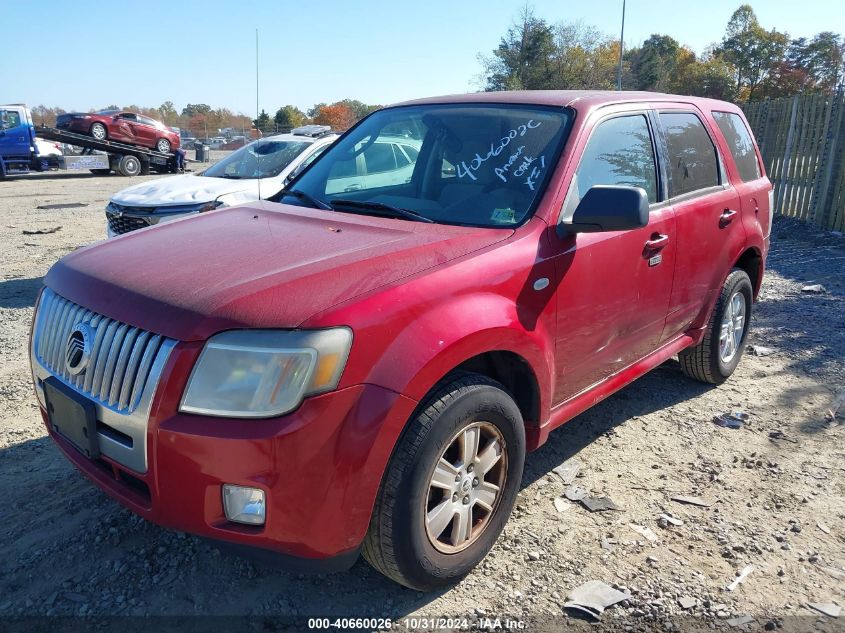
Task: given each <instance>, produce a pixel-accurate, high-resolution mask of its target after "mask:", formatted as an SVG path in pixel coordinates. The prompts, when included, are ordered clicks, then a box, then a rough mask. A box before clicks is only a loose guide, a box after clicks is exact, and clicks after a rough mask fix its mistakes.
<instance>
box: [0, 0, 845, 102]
mask: <svg viewBox="0 0 845 633" xmlns="http://www.w3.org/2000/svg"><path fill="white" fill-rule="evenodd" d="M741 3H742V0H707V1H706V2H679V1H678V0H627V12H626V22H625V42H626V46H631V45H636V44H639V43H641V42H642V41H643V40H645V39H646V38H647V37H648V36H649V35H651V34H652V33H655V32H657V33H665V34H668V35H671V36H672V37H674V38H675V39H677V40H678V41H680V42H681V43H682V44H686V45H687V46H689V47H691V48H692V49H693V50H695V51H696V52H697V53H701V52H702V51H703V50H704V49H705V48H706V47H707V46H708V45H710V44H713V43H716V42H718V41H719V40H720V39H721V37H722V34H723V33H724V30H725V25H726V24H727V22H728V19H729V18H730V16H731V14H732V13H733V11H734V10H735V9H736V8H737V7H738V6H739V5H740V4H741ZM751 4H752V6H753V7H754V10H755V11H756V13H757V16H758V18H759V20H760V22H761V24H762V25H763V26H764V27H765V28H767V29H771V28H777V29H778V30H780V31H787V32H788V33H789V34H790V36H793V37H798V36H812V35H814V34H815V33H817V32H819V31H823V30H839V31H843V30H845V2H842V1H841V0H802V1H801V2H795V1H794V0H765V1H763V0H756V2H751ZM524 5H525V2H524V0H485V1H484V2H480V1H469V0H465V1H464V2H461V1H460V0H422V1H419V0H418V1H417V2H410V1H406V0H357V1H355V2H353V1H351V0H346V1H343V0H323V1H322V2H298V3H295V2H290V1H289V0H277V1H275V2H273V1H263V0H238V1H235V2H232V1H231V0H229V1H225V2H224V1H220V0H201V1H200V0H177V1H174V0H171V1H169V2H164V1H162V0H145V1H144V2H143V3H140V4H135V3H128V4H126V3H119V2H114V1H113V0H112V1H110V2H100V1H94V0H91V1H86V0H74V1H68V0H61V1H59V0H41V1H39V2H35V1H30V2H26V1H16V0H0V8H2V12H1V13H2V21H0V52H2V59H3V62H2V63H0V103H26V104H27V105H30V106H35V105H39V104H43V105H47V106H59V107H62V108H64V109H66V110H83V111H85V110H88V109H89V108H98V109H99V108H102V107H105V106H108V105H111V104H115V105H120V106H124V105H130V104H136V105H139V106H146V107H157V106H159V105H160V104H162V103H164V102H165V101H172V102H173V103H174V104H175V105H176V107H177V108H178V109H180V110H181V108H182V107H184V106H185V105H186V104H188V103H207V104H209V105H211V106H212V107H214V108H217V107H228V108H230V109H232V110H234V111H235V112H243V113H245V114H249V115H250V116H254V114H255V111H256V72H255V71H256V55H255V53H256V50H255V29H256V28H257V29H258V69H259V77H258V79H259V80H258V104H259V107H260V108H262V109H265V110H267V111H268V112H269V113H270V114H271V115H272V114H273V113H274V112H275V110H276V109H277V108H278V107H279V106H281V105H285V104H292V105H295V106H298V107H300V108H302V109H303V110H304V109H307V108H309V107H311V106H312V105H313V104H315V103H320V102H327V103H331V102H334V101H338V100H340V99H344V98H350V99H358V100H360V101H363V102H365V103H370V104H388V103H395V102H398V101H403V100H406V99H413V98H417V97H424V96H432V95H441V94H453V93H461V92H473V91H476V90H479V89H480V87H481V84H480V82H479V76H480V73H481V65H480V63H479V61H478V54H479V53H484V54H490V53H491V52H492V51H493V49H495V48H496V46H497V45H498V43H499V40H500V38H501V37H502V35H504V33H505V32H506V31H507V29H508V27H509V26H510V25H511V23H512V22H513V20H514V18H516V16H517V15H518V14H519V12H520V10H521V8H522V7H523V6H524ZM530 5H531V6H532V7H533V8H534V10H535V13H536V14H537V15H538V16H540V17H543V18H545V19H546V20H547V21H549V22H560V21H566V22H574V21H583V22H584V23H585V24H588V25H593V26H596V27H598V28H599V29H600V30H601V31H603V32H605V33H608V34H611V35H613V36H614V37H618V36H619V27H620V25H621V18H622V0H587V1H585V2H572V1H566V0H532V1H531V2H530ZM35 43H37V46H36V45H35ZM14 51H17V53H14V54H13V52H14ZM18 54H20V56H18ZM16 59H18V60H19V61H14V60H16Z"/></svg>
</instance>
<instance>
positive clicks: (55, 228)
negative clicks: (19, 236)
mask: <svg viewBox="0 0 845 633" xmlns="http://www.w3.org/2000/svg"><path fill="white" fill-rule="evenodd" d="M61 228H62V227H60V226H51V227H50V228H49V229H24V230H23V231H21V233H23V234H24V235H49V234H50V233H55V232H57V231H59V230H60V229H61Z"/></svg>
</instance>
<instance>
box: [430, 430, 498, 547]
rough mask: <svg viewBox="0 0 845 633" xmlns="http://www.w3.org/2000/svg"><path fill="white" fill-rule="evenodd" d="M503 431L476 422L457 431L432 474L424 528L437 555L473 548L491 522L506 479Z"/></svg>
mask: <svg viewBox="0 0 845 633" xmlns="http://www.w3.org/2000/svg"><path fill="white" fill-rule="evenodd" d="M505 449H506V446H505V441H504V438H503V436H502V433H501V432H500V431H499V429H498V428H497V427H496V426H495V425H493V424H491V423H489V422H474V423H473V424H471V425H470V426H467V427H464V428H463V429H461V430H460V431H458V433H456V434H455V435H454V436H453V437H452V439H451V440H449V443H448V444H447V446H446V449H445V450H444V451H443V453H442V454H441V456H440V459H439V460H438V461H437V464H436V465H435V467H434V471H433V472H432V474H431V477H430V479H429V485H428V494H427V496H426V500H425V508H424V511H425V530H426V534H427V535H428V539H429V541H430V542H431V544H432V545H433V546H434V548H435V549H437V550H438V551H439V552H442V553H444V554H454V553H456V552H460V551H462V550H464V549H466V548H467V547H469V546H470V545H472V544H473V543H474V542H475V541H476V540H477V539H478V537H479V536H481V534H482V532H484V530H485V529H486V528H487V526H488V525H489V523H490V518H491V517H492V516H493V514H494V513H495V511H496V508H497V506H498V504H499V500H500V498H501V496H502V490H503V489H504V487H505V481H506V478H507V451H506V450H505Z"/></svg>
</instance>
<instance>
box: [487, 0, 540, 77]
mask: <svg viewBox="0 0 845 633" xmlns="http://www.w3.org/2000/svg"><path fill="white" fill-rule="evenodd" d="M554 50H555V41H554V31H553V29H552V27H551V26H549V25H548V24H547V23H546V21H545V20H543V19H541V18H538V17H537V16H536V15H534V11H533V10H532V9H531V8H530V7H527V6H526V7H525V8H523V10H522V13H521V14H520V16H519V19H518V21H517V22H515V23H514V24H513V25H512V26H511V27H510V28H509V29H508V32H507V33H506V34H505V36H504V37H503V38H502V39H501V41H500V42H499V46H498V48H497V49H496V50H495V51H493V55H492V56H490V57H485V56H481V57H480V58H479V59H480V61H481V63H482V65H483V66H484V78H485V81H486V86H485V87H486V89H487V90H538V89H542V88H548V87H549V85H550V83H551V69H550V66H551V62H552V55H553V53H554Z"/></svg>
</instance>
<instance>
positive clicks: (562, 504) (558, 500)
mask: <svg viewBox="0 0 845 633" xmlns="http://www.w3.org/2000/svg"><path fill="white" fill-rule="evenodd" d="M553 503H554V504H555V510H557V511H558V512H566V510H568V509H569V504H568V503H566V501H564V500H563V497H555V499H554V502H553Z"/></svg>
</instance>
